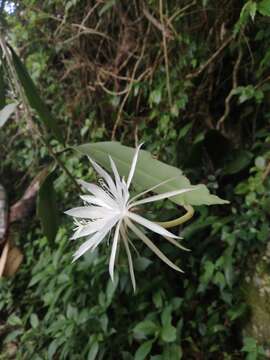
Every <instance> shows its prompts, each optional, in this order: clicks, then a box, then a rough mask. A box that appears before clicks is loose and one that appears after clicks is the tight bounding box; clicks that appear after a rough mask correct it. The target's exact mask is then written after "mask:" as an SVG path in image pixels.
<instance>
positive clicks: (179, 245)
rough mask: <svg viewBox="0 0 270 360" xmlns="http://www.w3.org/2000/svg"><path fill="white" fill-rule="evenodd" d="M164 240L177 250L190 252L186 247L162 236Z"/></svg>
mask: <svg viewBox="0 0 270 360" xmlns="http://www.w3.org/2000/svg"><path fill="white" fill-rule="evenodd" d="M164 238H165V239H166V240H167V241H169V242H170V243H171V244H173V245H174V246H176V247H178V248H179V249H182V250H185V251H190V250H189V249H187V248H186V247H184V246H183V245H181V244H179V242H177V241H176V240H174V239H172V238H170V237H169V236H164Z"/></svg>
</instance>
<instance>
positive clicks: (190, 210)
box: [157, 205, 194, 229]
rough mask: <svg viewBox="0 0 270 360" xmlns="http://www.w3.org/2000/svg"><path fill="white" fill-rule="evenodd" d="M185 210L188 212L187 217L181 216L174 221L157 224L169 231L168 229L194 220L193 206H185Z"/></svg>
mask: <svg viewBox="0 0 270 360" xmlns="http://www.w3.org/2000/svg"><path fill="white" fill-rule="evenodd" d="M184 208H185V209H186V210H187V212H186V213H185V215H183V216H180V217H179V218H177V219H174V220H170V221H162V222H157V224H159V225H161V226H162V227H164V228H165V229H168V228H171V227H174V226H178V225H180V224H183V223H185V222H186V221H188V220H190V219H191V218H192V216H193V215H194V209H193V207H192V206H191V205H184Z"/></svg>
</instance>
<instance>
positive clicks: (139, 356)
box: [134, 340, 153, 360]
mask: <svg viewBox="0 0 270 360" xmlns="http://www.w3.org/2000/svg"><path fill="white" fill-rule="evenodd" d="M152 345H153V340H149V341H146V342H144V343H143V344H142V345H141V346H140V347H139V348H138V350H137V351H136V353H135V356H134V360H144V359H146V357H147V355H148V354H149V353H150V351H151V349H152Z"/></svg>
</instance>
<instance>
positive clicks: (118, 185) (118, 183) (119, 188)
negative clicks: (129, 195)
mask: <svg viewBox="0 0 270 360" xmlns="http://www.w3.org/2000/svg"><path fill="white" fill-rule="evenodd" d="M109 159H110V163H111V168H112V171H113V174H114V178H115V184H116V189H117V195H118V196H117V198H118V199H119V200H120V199H121V198H122V196H123V195H122V187H123V186H122V183H121V180H120V175H119V173H118V170H117V167H116V165H115V162H114V161H113V159H112V158H111V157H110V156H109Z"/></svg>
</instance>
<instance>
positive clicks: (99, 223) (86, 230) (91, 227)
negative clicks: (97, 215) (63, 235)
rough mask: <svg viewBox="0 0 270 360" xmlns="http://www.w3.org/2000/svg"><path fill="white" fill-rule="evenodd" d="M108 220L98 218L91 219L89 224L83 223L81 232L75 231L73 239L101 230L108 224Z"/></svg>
mask: <svg viewBox="0 0 270 360" xmlns="http://www.w3.org/2000/svg"><path fill="white" fill-rule="evenodd" d="M106 222H107V221H106V220H104V219H98V220H95V221H91V222H90V223H89V224H87V225H84V226H83V225H82V227H81V228H80V231H79V232H77V231H76V232H75V234H74V235H73V236H72V237H71V240H76V239H78V238H80V237H84V236H88V235H91V234H94V233H95V232H97V231H99V230H101V229H102V228H103V227H104V226H105V225H106Z"/></svg>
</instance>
